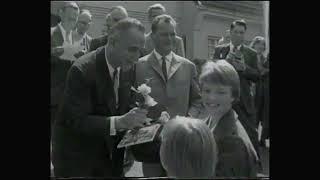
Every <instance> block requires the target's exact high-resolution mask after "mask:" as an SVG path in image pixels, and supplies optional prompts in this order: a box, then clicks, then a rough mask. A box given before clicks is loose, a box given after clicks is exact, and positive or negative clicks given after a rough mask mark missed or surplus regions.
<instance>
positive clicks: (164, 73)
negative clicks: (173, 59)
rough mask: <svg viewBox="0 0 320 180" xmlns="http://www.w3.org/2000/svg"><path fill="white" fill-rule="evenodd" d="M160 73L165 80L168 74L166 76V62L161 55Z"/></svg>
mask: <svg viewBox="0 0 320 180" xmlns="http://www.w3.org/2000/svg"><path fill="white" fill-rule="evenodd" d="M161 59H162V73H163V76H164V79H165V80H166V81H167V80H168V76H167V63H166V59H165V57H162V58H161Z"/></svg>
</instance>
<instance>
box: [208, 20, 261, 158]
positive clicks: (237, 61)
mask: <svg viewBox="0 0 320 180" xmlns="http://www.w3.org/2000/svg"><path fill="white" fill-rule="evenodd" d="M246 31H247V24H246V22H245V21H244V20H235V21H233V22H232V23H231V26H230V37H231V41H230V43H229V44H222V45H219V46H217V47H216V48H215V53H214V55H213V59H214V60H213V61H215V60H218V59H226V60H227V61H228V62H229V63H230V64H231V65H232V66H233V67H234V68H235V69H236V71H237V72H238V74H239V77H240V87H241V92H240V101H238V102H237V103H235V104H233V109H234V110H235V111H236V113H237V114H238V117H239V120H240V122H241V124H242V125H243V127H244V128H245V130H246V131H247V133H248V135H249V137H250V140H251V142H252V144H253V146H254V147H255V150H256V151H257V153H258V156H259V151H258V150H259V140H258V138H259V137H258V126H257V118H256V110H255V106H254V97H253V95H252V92H251V86H252V83H256V82H257V81H258V80H259V77H260V75H259V71H258V67H257V53H256V51H255V50H254V49H252V48H250V47H248V46H246V45H245V44H244V37H245V33H246Z"/></svg>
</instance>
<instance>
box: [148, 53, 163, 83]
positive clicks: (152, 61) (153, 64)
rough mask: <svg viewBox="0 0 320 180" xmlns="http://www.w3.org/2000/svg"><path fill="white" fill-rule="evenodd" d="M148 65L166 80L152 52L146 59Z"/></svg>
mask: <svg viewBox="0 0 320 180" xmlns="http://www.w3.org/2000/svg"><path fill="white" fill-rule="evenodd" d="M148 62H149V64H150V66H151V67H152V68H153V69H154V70H155V71H156V72H157V73H158V75H159V76H160V77H161V78H162V80H163V82H166V80H165V78H164V76H163V73H162V69H161V67H160V64H159V62H158V60H157V58H156V55H155V54H154V53H153V52H152V54H151V55H150V56H149V60H148Z"/></svg>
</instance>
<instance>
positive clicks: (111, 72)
mask: <svg viewBox="0 0 320 180" xmlns="http://www.w3.org/2000/svg"><path fill="white" fill-rule="evenodd" d="M105 58H106V62H107V66H108V69H109V73H110V76H111V77H112V78H113V72H114V71H115V69H114V68H113V67H112V66H111V64H110V63H109V61H108V58H107V48H106V47H105ZM117 70H118V73H119V72H120V67H118V68H117Z"/></svg>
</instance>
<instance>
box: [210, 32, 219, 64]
mask: <svg viewBox="0 0 320 180" xmlns="http://www.w3.org/2000/svg"><path fill="white" fill-rule="evenodd" d="M219 39H220V37H218V36H208V58H209V59H213V55H214V48H215V47H216V45H217V44H218V41H219Z"/></svg>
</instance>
